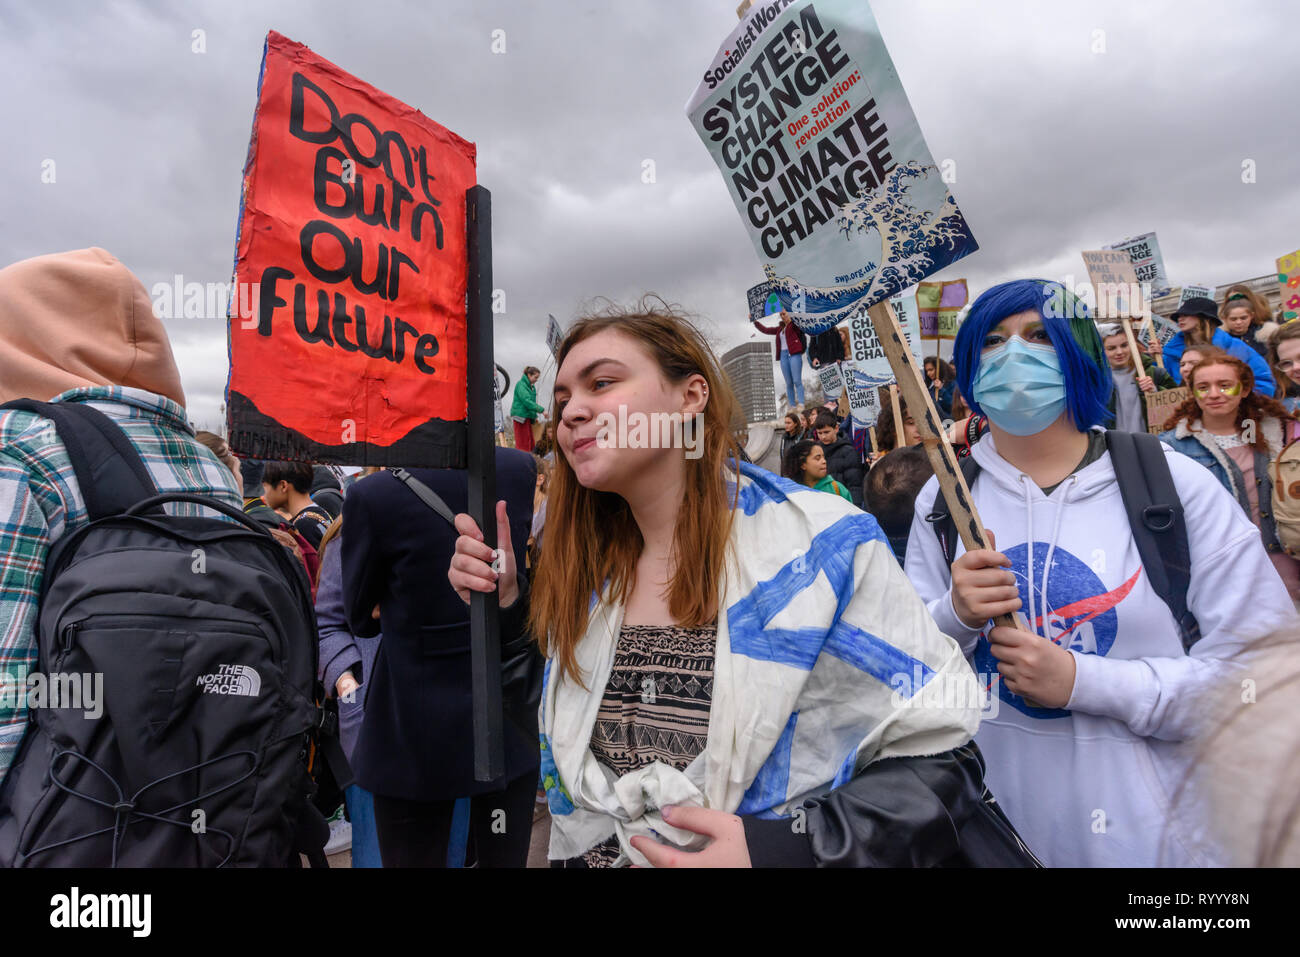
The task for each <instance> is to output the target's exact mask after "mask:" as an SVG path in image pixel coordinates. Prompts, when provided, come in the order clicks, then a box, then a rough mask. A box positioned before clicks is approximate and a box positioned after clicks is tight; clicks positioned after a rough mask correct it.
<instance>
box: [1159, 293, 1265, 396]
mask: <svg viewBox="0 0 1300 957" xmlns="http://www.w3.org/2000/svg"><path fill="white" fill-rule="evenodd" d="M1169 318H1170V319H1172V320H1174V321H1175V322H1176V323H1178V331H1177V332H1176V333H1174V335H1173V336H1172V337H1171V338H1170V340H1169V341H1168V342H1167V343H1165V350H1164V356H1165V370H1166V371H1167V372H1168V373H1169V375H1170V376H1171V377H1172V378H1173V380H1174V382H1176V383H1177V384H1178V385H1182V384H1183V377H1182V373H1181V372H1179V370H1178V365H1179V360H1180V359H1181V358H1182V356H1183V350H1184V349H1186V348H1187V347H1188V346H1190V345H1193V344H1200V345H1210V346H1217V347H1218V348H1220V349H1222V350H1223V351H1224V352H1226V353H1228V355H1230V356H1236V357H1237V358H1238V359H1240V360H1241V361H1242V362H1244V363H1246V364H1247V365H1249V366H1250V371H1251V372H1252V373H1253V374H1254V376H1255V387H1256V388H1258V389H1259V390H1260V392H1262V393H1263V394H1264V395H1272V394H1273V388H1274V385H1275V383H1274V381H1273V371H1272V370H1271V369H1270V368H1269V367H1268V362H1267V361H1266V360H1265V359H1264V357H1263V356H1262V355H1260V354H1259V353H1258V352H1256V351H1255V350H1254V349H1253V348H1251V347H1250V346H1249V345H1247V344H1246V343H1244V342H1242V341H1241V340H1240V339H1234V338H1233V337H1232V336H1230V335H1228V333H1226V332H1225V331H1224V330H1222V329H1220V328H1219V322H1220V320H1219V310H1218V307H1217V306H1215V304H1214V300H1213V299H1205V298H1203V297H1199V296H1198V297H1197V298H1194V299H1188V300H1187V301H1186V302H1185V303H1183V304H1182V305H1181V306H1179V307H1178V309H1177V311H1175V312H1174V314H1173V315H1171V316H1170V317H1169Z"/></svg>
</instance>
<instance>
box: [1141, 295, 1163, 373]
mask: <svg viewBox="0 0 1300 957" xmlns="http://www.w3.org/2000/svg"><path fill="white" fill-rule="evenodd" d="M1146 327H1147V341H1148V342H1150V343H1151V358H1152V359H1155V360H1156V365H1158V366H1159V367H1160V368H1161V369H1164V367H1165V357H1164V356H1163V355H1161V353H1162V352H1163V350H1162V349H1161V348H1160V340H1159V339H1157V338H1156V324H1155V321H1154V320H1153V319H1152V318H1151V310H1150V309H1149V308H1148V309H1147V314H1146Z"/></svg>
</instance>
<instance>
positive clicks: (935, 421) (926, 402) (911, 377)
mask: <svg viewBox="0 0 1300 957" xmlns="http://www.w3.org/2000/svg"><path fill="white" fill-rule="evenodd" d="M867 315H868V316H870V317H871V323H872V325H873V326H874V327H875V330H876V336H877V338H878V339H879V340H880V343H881V345H882V346H883V347H884V350H885V355H886V356H888V357H889V365H890V367H891V368H892V369H893V370H894V379H895V381H896V382H897V383H898V391H899V392H901V393H902V399H903V402H904V403H906V405H907V408H908V411H909V412H911V414H912V421H914V422H915V423H916V428H917V431H918V432H920V434H921V444H922V445H923V446H924V447H925V454H926V456H927V457H929V459H930V465H931V467H933V469H934V474H935V476H936V477H937V478H938V479H939V494H940V495H942V496H943V498H944V501H945V502H946V503H947V504H948V512H949V514H950V515H952V520H953V522H954V523H955V524H956V526H957V534H958V535H960V536H961V540H962V544H963V545H965V546H966V550H967V551H974V550H975V549H977V548H992V547H993V546H992V544H991V542H990V541H989V536H988V533H987V532H986V531H985V530H984V523H983V522H981V521H980V516H979V512H977V511H975V503H974V502H973V501H972V499H971V494H970V488H969V487H968V486H967V485H966V479H965V477H964V476H963V475H962V474H961V467H960V466H959V465H958V464H957V453H956V452H955V451H953V447H952V444H951V443H950V442H949V441H948V433H947V431H946V430H945V429H944V428H943V427H942V420H941V419H940V417H939V410H938V409H937V408H935V405H934V400H933V399H932V398H931V396H930V390H929V389H927V388H926V387H925V380H924V379H923V378H922V376H921V370H920V369H919V368H917V365H916V362H915V361H914V360H913V358H912V351H911V349H910V348H909V347H908V344H907V338H906V337H905V336H904V335H903V329H902V327H901V326H900V325H899V324H898V319H897V317H896V316H895V315H894V310H893V308H892V307H891V306H890V305H889V303H888V302H878V303H876V304H875V305H874V306H872V307H871V308H870V309H868V310H867ZM898 428H899V430H900V431H901V430H902V423H901V422H899V423H898ZM993 623H994V624H995V625H1009V626H1010V627H1012V628H1018V629H1020V630H1022V631H1030V632H1032V629H1031V628H1030V627H1029V626H1028V624H1027V623H1026V622H1025V620H1024V618H1023V617H1022V616H1021V615H1020V614H1019V613H1017V612H1012V613H1011V614H1007V615H999V616H998V617H997V618H995V619H993ZM1044 640H1046V639H1044ZM1025 703H1026V704H1028V705H1029V706H1030V707H1039V706H1038V705H1037V704H1035V703H1034V702H1032V701H1030V700H1029V699H1027V698H1026V699H1025Z"/></svg>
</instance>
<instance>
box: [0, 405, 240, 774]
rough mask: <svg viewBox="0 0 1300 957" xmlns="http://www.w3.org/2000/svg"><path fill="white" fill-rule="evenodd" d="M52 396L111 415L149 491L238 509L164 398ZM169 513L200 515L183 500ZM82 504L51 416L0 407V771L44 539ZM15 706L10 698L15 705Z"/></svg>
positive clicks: (30, 666) (31, 665)
mask: <svg viewBox="0 0 1300 957" xmlns="http://www.w3.org/2000/svg"><path fill="white" fill-rule="evenodd" d="M52 401H54V402H89V403H90V404H91V405H93V406H94V407H95V408H97V409H98V410H99V411H101V412H103V413H104V414H105V415H107V416H109V417H110V418H111V419H113V420H114V421H115V422H116V423H117V424H118V425H119V426H121V427H122V430H123V431H124V432H125V433H126V435H127V437H128V438H129V439H130V440H131V444H132V445H134V446H135V449H136V451H137V452H139V453H140V457H141V458H142V459H143V460H144V464H145V466H146V467H147V468H148V469H149V474H150V476H151V477H152V478H153V482H154V485H156V486H157V488H158V491H159V492H180V491H185V492H197V493H199V494H200V495H211V496H212V497H213V498H216V499H219V500H220V501H223V502H226V503H227V504H229V505H232V506H234V507H235V508H239V507H241V506H242V504H243V498H242V497H241V496H240V494H239V492H238V491H237V490H236V488H235V476H234V475H233V474H232V473H231V471H230V470H229V469H228V468H226V467H225V466H224V465H222V464H221V461H220V460H219V459H218V458H217V457H216V456H215V455H213V454H212V452H211V451H210V450H209V449H208V448H207V447H206V446H204V445H202V444H201V443H199V442H198V441H197V440H196V439H195V438H194V430H193V429H191V428H190V426H189V424H188V423H187V422H186V421H185V410H184V409H183V408H181V407H180V406H179V405H177V404H176V403H175V402H173V401H172V400H171V399H166V398H163V397H162V396H158V395H154V394H153V393H151V392H145V391H144V390H142V389H126V388H120V387H117V386H100V387H95V388H85V389H71V390H69V391H67V392H64V393H61V394H60V395H57V396H55V397H54V399H53V400H52ZM166 509H167V511H168V512H170V513H171V514H174V515H182V514H183V515H196V514H207V515H209V516H210V515H212V514H213V513H212V512H210V511H209V512H205V511H204V510H203V509H202V507H200V506H197V505H192V504H190V503H188V502H177V503H173V504H169V505H167V506H166ZM87 521H88V519H87V516H86V503H85V500H84V499H83V498H82V496H81V491H80V489H79V488H78V487H77V478H76V475H75V474H74V472H73V470H72V463H71V462H70V461H69V460H68V452H67V449H65V448H64V446H63V443H62V442H61V441H60V440H59V437H58V434H57V433H56V432H55V430H54V424H53V423H52V422H50V420H49V419H45V418H41V417H40V416H36V415H33V414H32V413H30V412H17V411H0V778H3V777H4V774H5V772H6V771H8V769H9V765H10V764H11V763H12V762H13V759H14V755H15V753H16V752H17V750H18V745H19V742H20V741H21V740H22V737H23V732H24V731H25V730H26V728H27V710H26V708H25V707H24V706H23V705H22V702H23V701H24V700H25V695H22V694H20V692H21V691H25V689H26V676H27V675H28V674H29V673H30V672H33V671H35V670H36V650H37V641H36V637H37V636H36V627H37V611H38V608H37V606H38V602H39V598H40V594H41V579H42V577H43V575H44V572H45V557H46V555H47V554H48V552H49V549H50V546H51V544H53V543H54V542H56V541H58V539H59V538H60V537H62V536H63V535H66V534H68V533H69V532H72V531H75V530H76V529H78V528H80V527H81V526H83V525H85V524H86V523H87ZM16 705H17V706H16Z"/></svg>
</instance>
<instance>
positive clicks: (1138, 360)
mask: <svg viewBox="0 0 1300 957" xmlns="http://www.w3.org/2000/svg"><path fill="white" fill-rule="evenodd" d="M1120 322H1122V323H1123V324H1124V335H1125V336H1127V337H1128V348H1129V352H1131V353H1133V377H1134V378H1135V379H1140V378H1142V376H1144V375H1146V366H1144V365H1143V364H1142V353H1141V352H1139V351H1138V343H1137V337H1136V336H1134V335H1133V320H1132V319H1130V318H1128V317H1127V316H1125V317H1124V318H1123V319H1121V320H1120Z"/></svg>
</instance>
